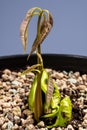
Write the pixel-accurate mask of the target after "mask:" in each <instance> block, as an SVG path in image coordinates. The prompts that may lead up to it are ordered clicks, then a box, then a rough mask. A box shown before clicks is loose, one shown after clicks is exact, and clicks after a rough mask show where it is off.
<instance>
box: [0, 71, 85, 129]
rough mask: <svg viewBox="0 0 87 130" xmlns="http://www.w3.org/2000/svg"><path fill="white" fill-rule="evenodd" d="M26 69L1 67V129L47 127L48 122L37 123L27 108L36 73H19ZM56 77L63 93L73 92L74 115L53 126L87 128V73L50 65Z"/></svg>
mask: <svg viewBox="0 0 87 130" xmlns="http://www.w3.org/2000/svg"><path fill="white" fill-rule="evenodd" d="M22 71H23V70H22V69H21V70H9V69H5V70H1V71H0V130H36V129H37V130H48V129H47V128H46V125H45V122H44V121H42V120H41V121H40V122H38V123H37V124H36V123H35V121H34V118H33V113H32V112H31V111H30V110H29V109H28V104H27V98H28V95H29V91H30V88H31V84H32V81H33V79H34V76H35V75H34V73H29V74H27V75H26V76H20V74H21V72H22ZM47 71H48V73H50V75H51V77H52V78H53V79H54V80H55V82H56V84H57V85H58V88H59V90H60V92H61V95H62V97H63V96H65V95H68V96H70V98H71V100H72V104H73V117H72V120H71V121H70V123H69V124H68V125H67V126H66V128H64V127H62V128H61V127H57V128H52V129H51V130H87V74H80V72H73V71H69V72H66V71H65V70H64V71H56V70H52V69H47Z"/></svg>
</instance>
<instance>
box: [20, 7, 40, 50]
mask: <svg viewBox="0 0 87 130" xmlns="http://www.w3.org/2000/svg"><path fill="white" fill-rule="evenodd" d="M36 10H39V11H40V10H41V9H40V8H38V7H34V8H31V9H30V10H29V11H28V12H27V13H26V16H25V18H24V20H23V22H22V23H21V26H20V37H21V41H22V44H23V48H24V51H26V48H27V40H28V24H29V22H30V20H31V18H32V16H33V15H34V13H35V11H36ZM35 14H36V13H35ZM37 14H38V13H37Z"/></svg>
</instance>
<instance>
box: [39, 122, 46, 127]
mask: <svg viewBox="0 0 87 130" xmlns="http://www.w3.org/2000/svg"><path fill="white" fill-rule="evenodd" d="M37 126H38V127H44V126H45V124H44V122H43V121H40V122H39V123H38V124H37Z"/></svg>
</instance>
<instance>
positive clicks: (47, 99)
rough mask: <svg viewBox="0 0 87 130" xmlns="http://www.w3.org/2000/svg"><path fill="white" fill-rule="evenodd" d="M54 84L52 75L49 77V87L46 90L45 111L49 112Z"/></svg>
mask: <svg viewBox="0 0 87 130" xmlns="http://www.w3.org/2000/svg"><path fill="white" fill-rule="evenodd" d="M53 91H54V86H53V80H52V78H51V77H49V79H48V87H47V92H46V105H45V113H48V112H49V106H50V102H51V98H52V96H53Z"/></svg>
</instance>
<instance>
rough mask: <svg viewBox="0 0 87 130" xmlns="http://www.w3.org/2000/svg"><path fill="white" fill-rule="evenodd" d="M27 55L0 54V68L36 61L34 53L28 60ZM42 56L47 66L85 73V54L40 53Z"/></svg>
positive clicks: (86, 62) (29, 63) (86, 61)
mask: <svg viewBox="0 0 87 130" xmlns="http://www.w3.org/2000/svg"><path fill="white" fill-rule="evenodd" d="M27 56H28V54H17V55H9V56H1V57H0V69H4V68H19V67H24V66H26V65H32V64H35V63H36V62H37V58H36V55H35V54H33V55H31V57H30V59H29V60H28V61H27ZM42 57H43V62H44V66H45V67H47V68H52V69H56V70H66V71H69V70H71V71H80V72H82V73H87V56H81V55H73V54H42ZM32 58H33V60H32Z"/></svg>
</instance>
